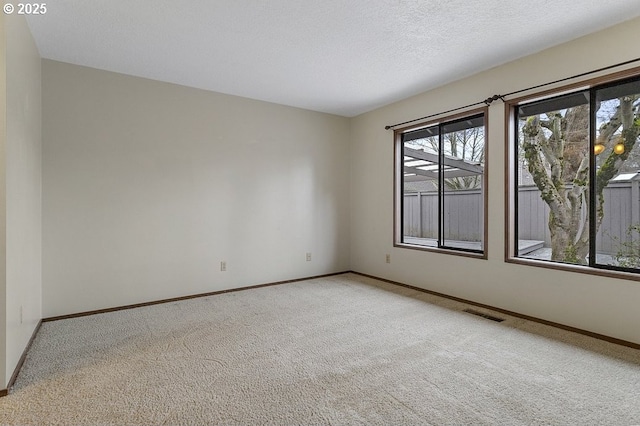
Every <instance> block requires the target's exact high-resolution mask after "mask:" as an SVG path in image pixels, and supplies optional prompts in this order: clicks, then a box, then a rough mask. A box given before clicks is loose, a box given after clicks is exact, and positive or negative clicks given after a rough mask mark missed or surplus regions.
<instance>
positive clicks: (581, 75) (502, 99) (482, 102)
mask: <svg viewBox="0 0 640 426" xmlns="http://www.w3.org/2000/svg"><path fill="white" fill-rule="evenodd" d="M634 62H640V58H636V59H631V60H629V61H625V62H620V63H618V64H615V65H609V66H607V67H603V68H598V69H597V70H593V71H587V72H583V73H582V74H576V75H573V76H571V77H565V78H561V79H560V80H555V81H551V82H549V83H543V84H538V85H537V86H531V87H527V88H526V89H520V90H516V91H515V92H509V93H506V94H504V95H493V96H491V97H489V98H487V99H485V100H484V101H481V102H476V103H474V104H469V105H465V106H461V107H458V108H454V109H450V110H448V111H442V112H438V113H436V114H430V115H425V116H424V117H420V118H414V119H413V120H409V121H404V122H402V123H396V124H391V125H389V126H384V129H385V130H390V129H393V128H394V127H398V126H402V125H404V124H410V123H415V122H416V121H422V120H426V119H427V118H432V117H437V116H439V115H443V114H449V113H451V112H455V111H460V110H462V109H467V108H471V107H474V106H478V105H482V104H485V105H491V103H492V102H493V101H497V100H498V99H500V100H501V101H503V102H504V98H505V97H507V96H513V95H517V94H518V93H522V92H526V91H528V90H533V89H539V88H541V87H545V86H550V85H552V84H557V83H562V82H564V81H567V80H573V79H574V78H580V77H584V76H587V75H591V74H595V73H598V72H602V71H607V70H610V69H612V68H617V67H621V66H624V65H629V64H632V63H634Z"/></svg>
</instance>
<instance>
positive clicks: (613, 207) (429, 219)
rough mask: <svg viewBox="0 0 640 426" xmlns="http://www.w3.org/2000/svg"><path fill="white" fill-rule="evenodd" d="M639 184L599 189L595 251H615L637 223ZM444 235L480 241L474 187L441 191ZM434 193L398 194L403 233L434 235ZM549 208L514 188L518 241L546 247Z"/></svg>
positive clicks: (527, 189)
mask: <svg viewBox="0 0 640 426" xmlns="http://www.w3.org/2000/svg"><path fill="white" fill-rule="evenodd" d="M639 185H640V182H638V181H631V182H629V181H626V182H610V183H609V186H607V188H605V190H604V200H605V202H604V219H603V221H602V224H601V226H600V229H599V231H598V234H597V238H596V251H597V252H598V253H603V254H615V253H616V252H617V251H618V249H619V246H620V242H622V241H626V240H628V236H627V231H628V229H629V227H630V226H631V225H632V224H639V223H640V196H639V194H640V190H639ZM444 199H445V215H444V233H445V237H446V238H448V239H452V240H460V241H480V240H481V239H482V232H483V231H482V226H483V218H482V214H483V211H482V193H481V191H479V190H465V191H451V192H447V193H446V194H445V197H444ZM437 214H438V194H437V193H436V192H407V193H405V194H404V231H405V232H404V234H405V235H407V236H411V237H418V238H437V237H438V222H437V220H438V219H437V218H438V216H437ZM548 223H549V207H548V206H547V204H546V203H545V202H544V201H543V200H542V198H540V191H539V190H538V188H537V187H535V186H521V187H520V188H519V191H518V236H519V238H520V239H522V240H539V241H544V243H545V246H546V247H550V245H551V235H550V233H549V226H548Z"/></svg>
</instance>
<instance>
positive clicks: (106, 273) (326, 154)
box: [43, 60, 350, 317]
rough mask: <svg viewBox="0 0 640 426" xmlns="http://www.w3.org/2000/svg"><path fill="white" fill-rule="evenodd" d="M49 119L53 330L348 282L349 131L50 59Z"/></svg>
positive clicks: (47, 236)
mask: <svg viewBox="0 0 640 426" xmlns="http://www.w3.org/2000/svg"><path fill="white" fill-rule="evenodd" d="M43 111H44V116H43V142H44V151H43V182H44V187H43V211H44V215H43V217H44V220H43V282H44V284H43V298H44V306H43V311H44V313H43V315H44V317H50V316H56V315H64V314H72V313H76V312H83V311H90V310H97V309H103V308H111V307H117V306H122V305H128V304H134V303H143V302H149V301H153V300H160V299H167V298H172V297H179V296H186V295H191V294H200V293H206V292H213V291H218V290H225V289H230V288H237V287H245V286H250V285H256V284H262V283H269V282H276V281H281V280H290V279H296V278H303V277H309V276H315V275H321V274H328V273H334V272H341V271H345V270H348V269H349V253H350V252H349V238H348V235H349V174H348V167H349V158H348V153H349V121H348V119H346V118H344V117H338V116H335V115H329V114H323V113H318V112H312V111H308V110H302V109H298V108H291V107H287V106H282V105H276V104H271V103H267V102H260V101H255V100H250V99H245V98H240V97H236V96H229V95H223V94H220V93H214V92H208V91H204V90H198V89H193V88H188V87H184V86H178V85H175V84H169V83H163V82H159V81H153V80H148V79H143V78H138V77H132V76H126V75H122V74H117V73H113V72H107V71H101V70H97V69H92V68H86V67H81V66H77V65H71V64H66V63H61V62H55V61H51V60H43ZM307 253H311V260H310V261H307V260H306V254H307ZM221 262H225V263H226V271H221Z"/></svg>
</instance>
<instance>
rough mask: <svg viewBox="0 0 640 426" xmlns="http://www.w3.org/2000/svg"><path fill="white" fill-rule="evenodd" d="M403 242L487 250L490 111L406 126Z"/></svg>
mask: <svg viewBox="0 0 640 426" xmlns="http://www.w3.org/2000/svg"><path fill="white" fill-rule="evenodd" d="M400 141H401V144H402V160H401V161H402V175H401V183H400V186H401V191H400V192H401V194H402V195H401V199H400V200H399V203H400V210H401V211H402V214H401V218H402V219H401V220H402V223H401V226H400V229H401V234H402V235H401V236H399V241H397V242H399V243H402V244H409V245H415V246H422V247H440V248H451V249H455V250H464V251H472V252H479V253H481V252H483V250H484V242H483V235H484V205H485V202H484V188H483V184H484V158H485V128H484V115H483V114H480V115H474V116H471V117H468V118H463V119H460V120H454V121H448V122H444V123H440V124H438V125H434V126H429V127H425V128H421V129H416V130H412V131H408V132H404V133H403V134H402V136H401V139H400Z"/></svg>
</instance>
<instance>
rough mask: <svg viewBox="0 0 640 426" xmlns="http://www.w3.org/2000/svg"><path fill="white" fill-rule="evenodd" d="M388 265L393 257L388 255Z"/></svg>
mask: <svg viewBox="0 0 640 426" xmlns="http://www.w3.org/2000/svg"><path fill="white" fill-rule="evenodd" d="M387 263H391V255H390V254H387Z"/></svg>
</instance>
